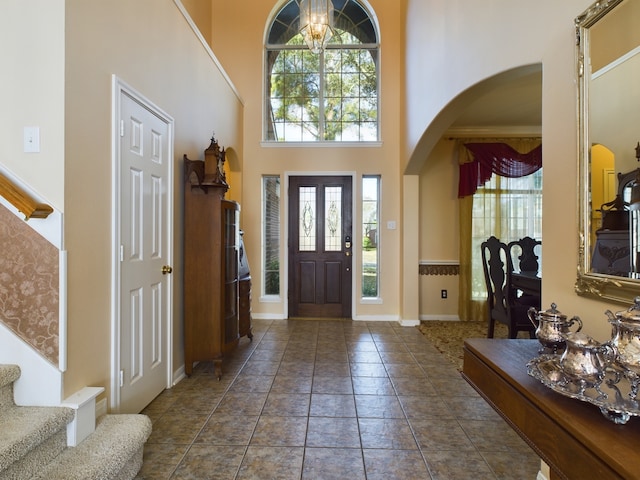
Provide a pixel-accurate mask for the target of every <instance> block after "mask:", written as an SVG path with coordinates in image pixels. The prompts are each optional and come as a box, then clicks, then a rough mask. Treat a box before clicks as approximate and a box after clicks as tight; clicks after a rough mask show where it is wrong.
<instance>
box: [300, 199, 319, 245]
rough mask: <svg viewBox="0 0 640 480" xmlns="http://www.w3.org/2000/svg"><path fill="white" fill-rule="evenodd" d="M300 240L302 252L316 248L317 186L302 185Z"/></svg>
mask: <svg viewBox="0 0 640 480" xmlns="http://www.w3.org/2000/svg"><path fill="white" fill-rule="evenodd" d="M299 194H300V228H299V232H300V233H299V236H300V241H299V242H298V243H299V249H300V251H301V252H313V251H315V250H316V187H300V191H299Z"/></svg>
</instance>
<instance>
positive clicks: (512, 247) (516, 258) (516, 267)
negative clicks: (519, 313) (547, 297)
mask: <svg viewBox="0 0 640 480" xmlns="http://www.w3.org/2000/svg"><path fill="white" fill-rule="evenodd" d="M507 248H508V250H509V260H510V261H511V266H512V267H511V271H512V272H514V271H515V272H520V273H525V274H531V275H539V272H540V262H539V260H540V254H541V248H542V241H541V240H536V239H534V238H531V237H528V236H527V237H523V238H520V239H519V240H514V241H512V242H509V243H508V244H507ZM514 295H515V300H516V301H517V302H518V303H522V304H524V305H528V306H531V307H535V308H536V309H537V310H540V306H541V300H540V295H531V294H526V293H523V292H520V291H515V292H514Z"/></svg>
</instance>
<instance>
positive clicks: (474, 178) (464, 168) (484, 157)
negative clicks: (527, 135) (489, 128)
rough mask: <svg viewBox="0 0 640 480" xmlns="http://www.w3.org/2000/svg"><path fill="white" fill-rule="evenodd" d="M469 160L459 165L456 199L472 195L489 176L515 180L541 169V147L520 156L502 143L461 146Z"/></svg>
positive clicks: (466, 144)
mask: <svg viewBox="0 0 640 480" xmlns="http://www.w3.org/2000/svg"><path fill="white" fill-rule="evenodd" d="M464 146H465V147H466V148H467V150H469V151H470V152H471V153H472V154H473V161H471V162H468V163H461V164H460V179H459V181H458V198H462V197H466V196H468V195H473V194H474V193H475V192H476V190H477V189H478V187H480V186H482V185H484V184H485V183H486V182H487V181H488V180H489V179H490V178H491V175H492V174H494V173H495V174H497V175H501V176H503V177H509V178H517V177H525V176H527V175H531V174H532V173H534V172H536V171H538V170H539V169H540V168H541V167H542V145H538V146H537V147H536V148H534V149H533V150H531V151H530V152H528V153H520V152H518V151H517V150H515V149H514V148H513V147H511V146H509V145H507V144H506V143H465V144H464Z"/></svg>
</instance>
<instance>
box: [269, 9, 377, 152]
mask: <svg viewBox="0 0 640 480" xmlns="http://www.w3.org/2000/svg"><path fill="white" fill-rule="evenodd" d="M294 12H298V13H299V7H298V4H297V1H296V0H291V1H289V2H288V3H286V4H285V5H284V6H283V7H282V8H281V9H280V11H279V12H278V13H277V15H276V17H275V18H274V20H273V22H272V24H271V26H270V29H269V33H268V41H267V45H266V47H267V50H266V65H267V76H266V78H267V89H266V93H267V99H268V101H267V108H266V109H265V112H266V119H265V126H266V132H265V137H266V139H267V140H276V141H295V142H308V141H310V142H316V141H376V140H378V125H377V123H378V111H377V110H378V108H377V105H378V65H377V64H378V46H377V33H376V31H375V28H374V24H373V22H372V20H371V18H370V16H369V14H368V12H367V11H366V9H364V8H363V6H362V5H360V4H359V3H358V2H357V1H355V0H345V1H344V2H343V3H342V4H341V6H340V8H336V13H335V29H334V30H335V34H334V37H333V38H332V40H331V42H330V47H328V48H327V49H325V50H324V52H321V53H319V54H315V53H312V52H311V51H310V50H309V49H308V47H307V46H306V44H305V43H304V41H303V39H302V36H301V35H300V34H299V33H298V26H297V21H298V15H297V14H294ZM343 100H352V101H351V102H343ZM364 122H366V125H363V123H364Z"/></svg>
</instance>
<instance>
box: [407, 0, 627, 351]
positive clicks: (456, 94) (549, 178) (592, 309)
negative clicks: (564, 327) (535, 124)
mask: <svg viewBox="0 0 640 480" xmlns="http://www.w3.org/2000/svg"><path fill="white" fill-rule="evenodd" d="M590 4H591V1H590V0H571V1H566V2H553V1H550V0H548V1H542V2H537V3H535V5H534V4H531V5H529V6H528V7H527V12H526V17H527V21H526V22H523V21H522V18H523V16H522V15H523V10H522V5H521V4H519V3H517V2H511V1H509V0H501V1H499V2H494V3H493V4H492V6H491V8H487V6H486V4H483V3H477V4H476V3H473V2H465V1H463V0H448V1H447V2H440V1H435V0H434V1H419V0H410V1H409V8H408V10H409V14H408V16H407V39H408V41H409V44H408V47H407V97H408V98H410V99H415V101H409V102H407V115H408V126H409V128H408V135H407V144H408V148H409V149H410V151H411V152H412V154H411V157H410V158H408V159H407V168H406V172H407V173H409V174H412V175H413V174H417V173H419V172H420V171H421V170H422V169H423V168H425V167H424V164H425V163H432V162H435V163H438V162H442V161H448V160H445V159H443V158H441V157H442V155H440V154H439V153H438V150H433V147H434V146H435V145H436V144H437V143H438V142H439V139H440V138H441V137H442V134H443V132H444V131H445V130H446V128H448V126H449V125H450V124H451V122H452V121H453V120H454V119H455V118H456V115H455V112H456V111H460V109H462V108H463V107H464V102H462V105H459V104H458V101H457V100H458V99H460V98H464V95H465V92H466V91H467V89H468V88H469V87H471V86H473V85H475V84H477V83H479V82H482V81H483V80H485V79H486V78H490V77H492V76H494V75H500V74H501V73H502V72H505V71H508V70H509V69H513V68H515V67H518V66H520V65H529V64H534V63H538V62H541V63H542V70H543V91H542V136H543V156H544V160H543V162H544V174H543V175H544V179H543V182H544V187H543V245H544V246H543V248H544V256H543V257H544V258H543V265H542V270H543V278H544V280H543V291H542V297H543V298H542V303H543V307H544V308H549V305H550V304H551V302H555V303H557V305H558V308H559V310H560V311H562V312H563V313H565V314H567V315H579V316H580V317H581V318H582V319H583V321H584V323H585V327H584V331H586V332H587V333H589V334H591V335H593V336H594V337H596V338H597V339H599V340H605V339H608V338H609V337H610V328H609V324H608V323H607V321H606V317H605V315H604V311H605V310H606V309H607V308H611V309H613V310H614V311H616V310H620V309H621V308H622V306H621V305H615V304H614V305H611V304H609V303H607V302H602V301H597V300H592V299H588V298H585V297H580V296H578V295H576V294H575V291H574V284H575V281H576V270H577V263H578V225H577V218H578V215H577V212H578V205H577V198H578V192H577V177H578V169H577V167H578V163H577V155H578V152H577V145H578V142H577V118H576V111H577V100H576V98H577V93H576V74H575V72H576V68H575V50H574V49H575V28H574V25H573V21H574V18H575V17H576V16H578V15H579V14H580V13H582V12H583V11H584V10H585V9H586V8H587V7H588V6H589V5H590ZM498 11H499V12H500V15H499V17H498V16H497V15H496V12H498ZM496 22H497V23H499V25H500V27H499V28H492V26H494V25H496ZM542 25H544V28H542ZM492 32H495V33H492ZM487 51H490V52H491V55H486V54H483V53H482V52H487ZM425 85H429V93H430V94H429V95H424V88H425ZM426 195H430V194H429V193H428V192H427V193H426ZM424 202H426V203H427V205H435V204H438V205H443V208H445V209H447V208H448V209H449V211H451V212H453V211H454V207H453V206H450V207H447V206H446V205H445V204H444V203H443V202H442V199H441V197H437V198H436V197H435V196H434V197H430V196H429V197H428V198H425V199H423V200H421V205H424ZM422 215H423V212H422V211H420V212H416V221H421V217H422ZM423 228H424V227H423ZM452 240H453V241H454V242H455V238H452ZM423 242H424V243H423V245H422V249H423V250H422V251H423V252H424V251H429V248H430V247H429V244H428V240H427V239H424V240H423Z"/></svg>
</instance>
